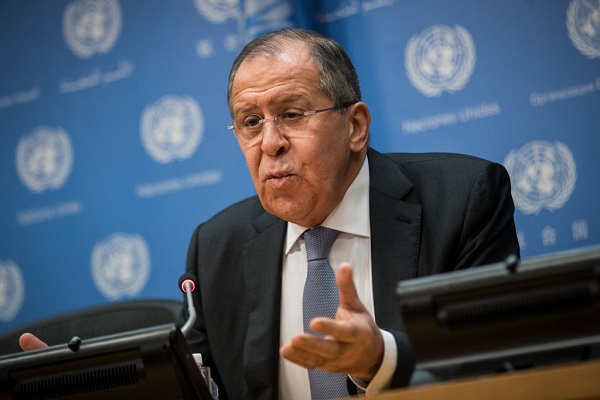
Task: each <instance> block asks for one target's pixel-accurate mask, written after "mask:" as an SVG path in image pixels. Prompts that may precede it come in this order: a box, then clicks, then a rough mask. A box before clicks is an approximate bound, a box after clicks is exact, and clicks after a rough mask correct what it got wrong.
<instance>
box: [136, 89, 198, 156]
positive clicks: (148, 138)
mask: <svg viewBox="0 0 600 400" xmlns="http://www.w3.org/2000/svg"><path fill="white" fill-rule="evenodd" d="M203 131H204V118H203V116H202V112H201V109H200V106H199V105H198V103H196V101H195V100H193V99H192V98H191V97H179V96H164V97H162V98H161V99H159V100H158V101H157V102H156V103H154V104H152V105H150V106H148V107H146V109H145V110H144V112H143V114H142V118H141V137H142V144H143V145H144V147H145V149H146V151H147V152H148V154H149V155H150V156H151V157H152V158H153V159H154V160H155V161H157V162H159V163H161V164H165V163H169V162H171V161H173V160H175V159H178V160H184V159H187V158H189V157H191V156H192V154H194V152H195V151H196V149H197V147H198V145H199V144H200V141H201V140H202V134H203Z"/></svg>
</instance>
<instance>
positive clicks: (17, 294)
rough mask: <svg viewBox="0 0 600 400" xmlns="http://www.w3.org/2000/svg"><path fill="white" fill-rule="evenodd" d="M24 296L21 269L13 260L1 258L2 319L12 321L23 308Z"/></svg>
mask: <svg viewBox="0 0 600 400" xmlns="http://www.w3.org/2000/svg"><path fill="white" fill-rule="evenodd" d="M24 298H25V284H24V281H23V275H22V274H21V270H20V269H19V267H18V266H17V264H15V263H14V262H13V261H10V260H0V321H3V322H8V321H12V320H13V319H14V318H15V316H16V315H17V314H18V313H19V311H20V310H21V306H22V305H23V299H24Z"/></svg>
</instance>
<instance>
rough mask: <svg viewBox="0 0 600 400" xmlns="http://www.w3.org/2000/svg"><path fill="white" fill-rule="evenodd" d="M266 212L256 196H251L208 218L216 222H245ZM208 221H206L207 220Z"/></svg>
mask: <svg viewBox="0 0 600 400" xmlns="http://www.w3.org/2000/svg"><path fill="white" fill-rule="evenodd" d="M264 213H266V211H265V209H264V208H263V207H262V205H261V204H260V200H259V198H258V196H256V195H255V196H251V197H248V198H245V199H243V200H240V201H238V202H237V203H234V204H232V205H230V206H227V207H226V208H224V209H222V210H221V211H219V212H218V213H217V214H215V215H214V216H213V217H211V218H210V219H209V221H211V222H212V223H216V224H235V223H240V224H246V223H248V222H251V221H253V220H254V219H256V218H258V217H259V216H260V215H262V214H264ZM207 222H208V221H207Z"/></svg>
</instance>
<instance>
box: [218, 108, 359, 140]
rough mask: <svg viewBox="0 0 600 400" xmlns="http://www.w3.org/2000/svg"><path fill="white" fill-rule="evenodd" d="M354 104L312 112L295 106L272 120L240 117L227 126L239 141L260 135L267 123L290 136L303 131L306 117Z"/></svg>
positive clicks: (250, 116) (251, 116)
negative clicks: (273, 124)
mask: <svg viewBox="0 0 600 400" xmlns="http://www.w3.org/2000/svg"><path fill="white" fill-rule="evenodd" d="M353 104H355V103H347V104H344V105H341V106H335V107H329V108H322V109H320V110H312V111H309V110H307V109H306V108H303V107H296V106H293V107H288V108H286V109H285V110H283V111H282V112H281V113H280V114H279V115H277V116H275V117H271V118H264V117H261V116H260V115H258V114H249V115H240V116H239V117H236V118H235V119H234V120H233V125H228V126H227V129H230V130H231V129H233V130H234V131H235V134H236V136H238V138H239V139H241V140H244V141H248V140H252V139H254V138H256V137H257V136H258V135H260V133H261V132H262V130H263V126H264V124H265V123H266V122H269V121H273V122H274V123H275V125H277V128H278V129H279V131H280V132H281V133H283V134H290V133H292V132H298V131H301V130H302V129H303V128H304V127H305V126H306V121H307V118H306V117H309V116H311V115H315V114H318V113H322V112H325V111H332V110H342V109H344V108H347V107H350V106H351V105H353Z"/></svg>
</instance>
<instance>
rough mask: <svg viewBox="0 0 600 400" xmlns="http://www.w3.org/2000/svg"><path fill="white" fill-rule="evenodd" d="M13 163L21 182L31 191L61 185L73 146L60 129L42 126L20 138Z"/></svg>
mask: <svg viewBox="0 0 600 400" xmlns="http://www.w3.org/2000/svg"><path fill="white" fill-rule="evenodd" d="M15 164H16V167H17V174H18V175H19V178H20V179H21V182H23V184H24V185H25V186H26V187H27V188H28V189H29V190H31V191H32V192H34V193H40V192H42V191H44V190H46V189H59V188H60V187H62V186H63V185H64V184H65V182H66V180H67V178H68V177H69V175H70V174H71V169H72V167H73V148H72V146H71V140H70V139H69V135H67V133H66V132H65V130H64V129H62V128H58V127H57V128H50V127H48V126H41V127H39V128H37V129H35V130H33V131H32V132H31V133H30V134H28V135H25V136H23V137H21V139H20V140H19V144H18V145H17V151H16V157H15Z"/></svg>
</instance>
